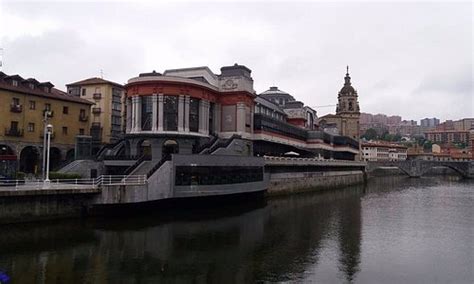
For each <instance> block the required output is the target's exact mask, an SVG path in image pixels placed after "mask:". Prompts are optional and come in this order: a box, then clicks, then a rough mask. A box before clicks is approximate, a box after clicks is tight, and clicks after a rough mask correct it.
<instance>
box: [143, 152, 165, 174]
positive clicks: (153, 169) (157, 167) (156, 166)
mask: <svg viewBox="0 0 474 284" xmlns="http://www.w3.org/2000/svg"><path fill="white" fill-rule="evenodd" d="M168 160H171V155H165V156H164V157H163V158H161V160H159V161H158V163H156V164H155V165H154V166H153V168H151V170H149V171H148V173H147V174H146V177H147V178H149V177H151V176H152V175H153V174H154V173H155V172H156V171H157V170H158V169H159V168H160V167H161V166H162V165H163V164H164V163H165V162H166V161H168Z"/></svg>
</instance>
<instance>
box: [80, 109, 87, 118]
mask: <svg viewBox="0 0 474 284" xmlns="http://www.w3.org/2000/svg"><path fill="white" fill-rule="evenodd" d="M79 115H80V116H81V117H85V116H86V110H85V109H82V108H81V110H80V111H79Z"/></svg>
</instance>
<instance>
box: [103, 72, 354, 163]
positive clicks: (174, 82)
mask: <svg viewBox="0 0 474 284" xmlns="http://www.w3.org/2000/svg"><path fill="white" fill-rule="evenodd" d="M125 90H126V99H125V101H126V103H125V105H126V107H125V113H126V123H125V124H126V131H125V137H124V139H123V141H120V143H119V144H118V145H115V146H113V149H112V148H111V149H108V150H104V151H101V152H100V153H99V156H100V157H103V158H104V160H107V159H113V160H114V161H113V162H107V163H109V164H115V165H118V164H119V163H122V162H119V161H117V160H118V159H119V158H120V159H123V160H126V159H137V158H138V157H140V158H143V157H146V158H147V159H150V160H151V161H156V160H162V159H163V158H166V157H168V156H169V155H170V154H184V155H191V154H194V155H196V154H203V155H214V154H217V153H219V154H224V153H227V154H229V155H230V154H231V153H230V152H226V151H227V150H225V149H226V147H231V148H232V149H234V150H233V152H232V155H235V154H236V153H238V155H241V156H264V155H277V156H283V155H285V154H286V153H293V154H295V155H299V156H303V157H321V158H326V159H331V158H332V159H347V160H354V157H355V155H357V154H358V143H357V141H355V140H354V139H352V138H349V137H343V136H339V135H331V134H328V133H324V132H323V131H319V130H317V129H316V128H317V127H316V126H317V125H316V124H315V121H316V119H317V117H316V112H315V111H314V110H312V109H311V108H308V107H306V106H304V104H303V103H301V102H298V101H296V100H294V99H291V98H289V99H288V100H287V101H285V102H284V105H283V104H281V105H280V104H279V103H280V102H281V101H280V102H278V101H274V102H272V101H271V100H269V99H266V98H264V97H265V96H262V95H258V96H257V95H256V92H255V90H254V89H253V79H252V77H251V70H250V69H248V68H247V67H245V66H243V65H238V64H235V65H233V66H224V67H222V68H221V74H214V73H213V72H212V71H211V70H210V69H209V68H208V67H193V68H184V69H173V70H166V71H165V72H164V73H163V74H160V73H158V72H156V71H153V72H150V73H142V74H140V75H139V76H138V77H135V78H131V79H130V80H129V81H128V83H127V84H126V85H125ZM284 97H285V98H288V97H287V96H286V95H285V96H284ZM295 112H297V113H295ZM295 118H297V119H301V122H298V123H296V122H295V121H296V119H295ZM229 145H230V146H229ZM236 149H237V150H236ZM155 163H156V162H155ZM122 164H123V165H124V166H125V165H126V164H127V165H129V164H130V163H125V162H123V163H122ZM152 164H153V163H152V162H151V163H149V164H148V165H149V166H151V165H152ZM147 167H148V166H147V165H145V164H144V165H143V171H146V168H147Z"/></svg>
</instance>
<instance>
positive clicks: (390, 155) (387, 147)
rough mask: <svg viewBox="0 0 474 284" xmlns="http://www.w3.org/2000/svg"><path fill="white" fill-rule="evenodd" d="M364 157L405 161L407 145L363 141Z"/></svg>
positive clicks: (376, 159) (369, 159)
mask: <svg viewBox="0 0 474 284" xmlns="http://www.w3.org/2000/svg"><path fill="white" fill-rule="evenodd" d="M362 158H363V160H364V161H405V160H406V159H407V147H405V146H401V145H397V144H384V143H363V144H362Z"/></svg>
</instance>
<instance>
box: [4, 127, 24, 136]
mask: <svg viewBox="0 0 474 284" xmlns="http://www.w3.org/2000/svg"><path fill="white" fill-rule="evenodd" d="M5 136H13V137H22V136H23V129H18V128H5Z"/></svg>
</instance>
